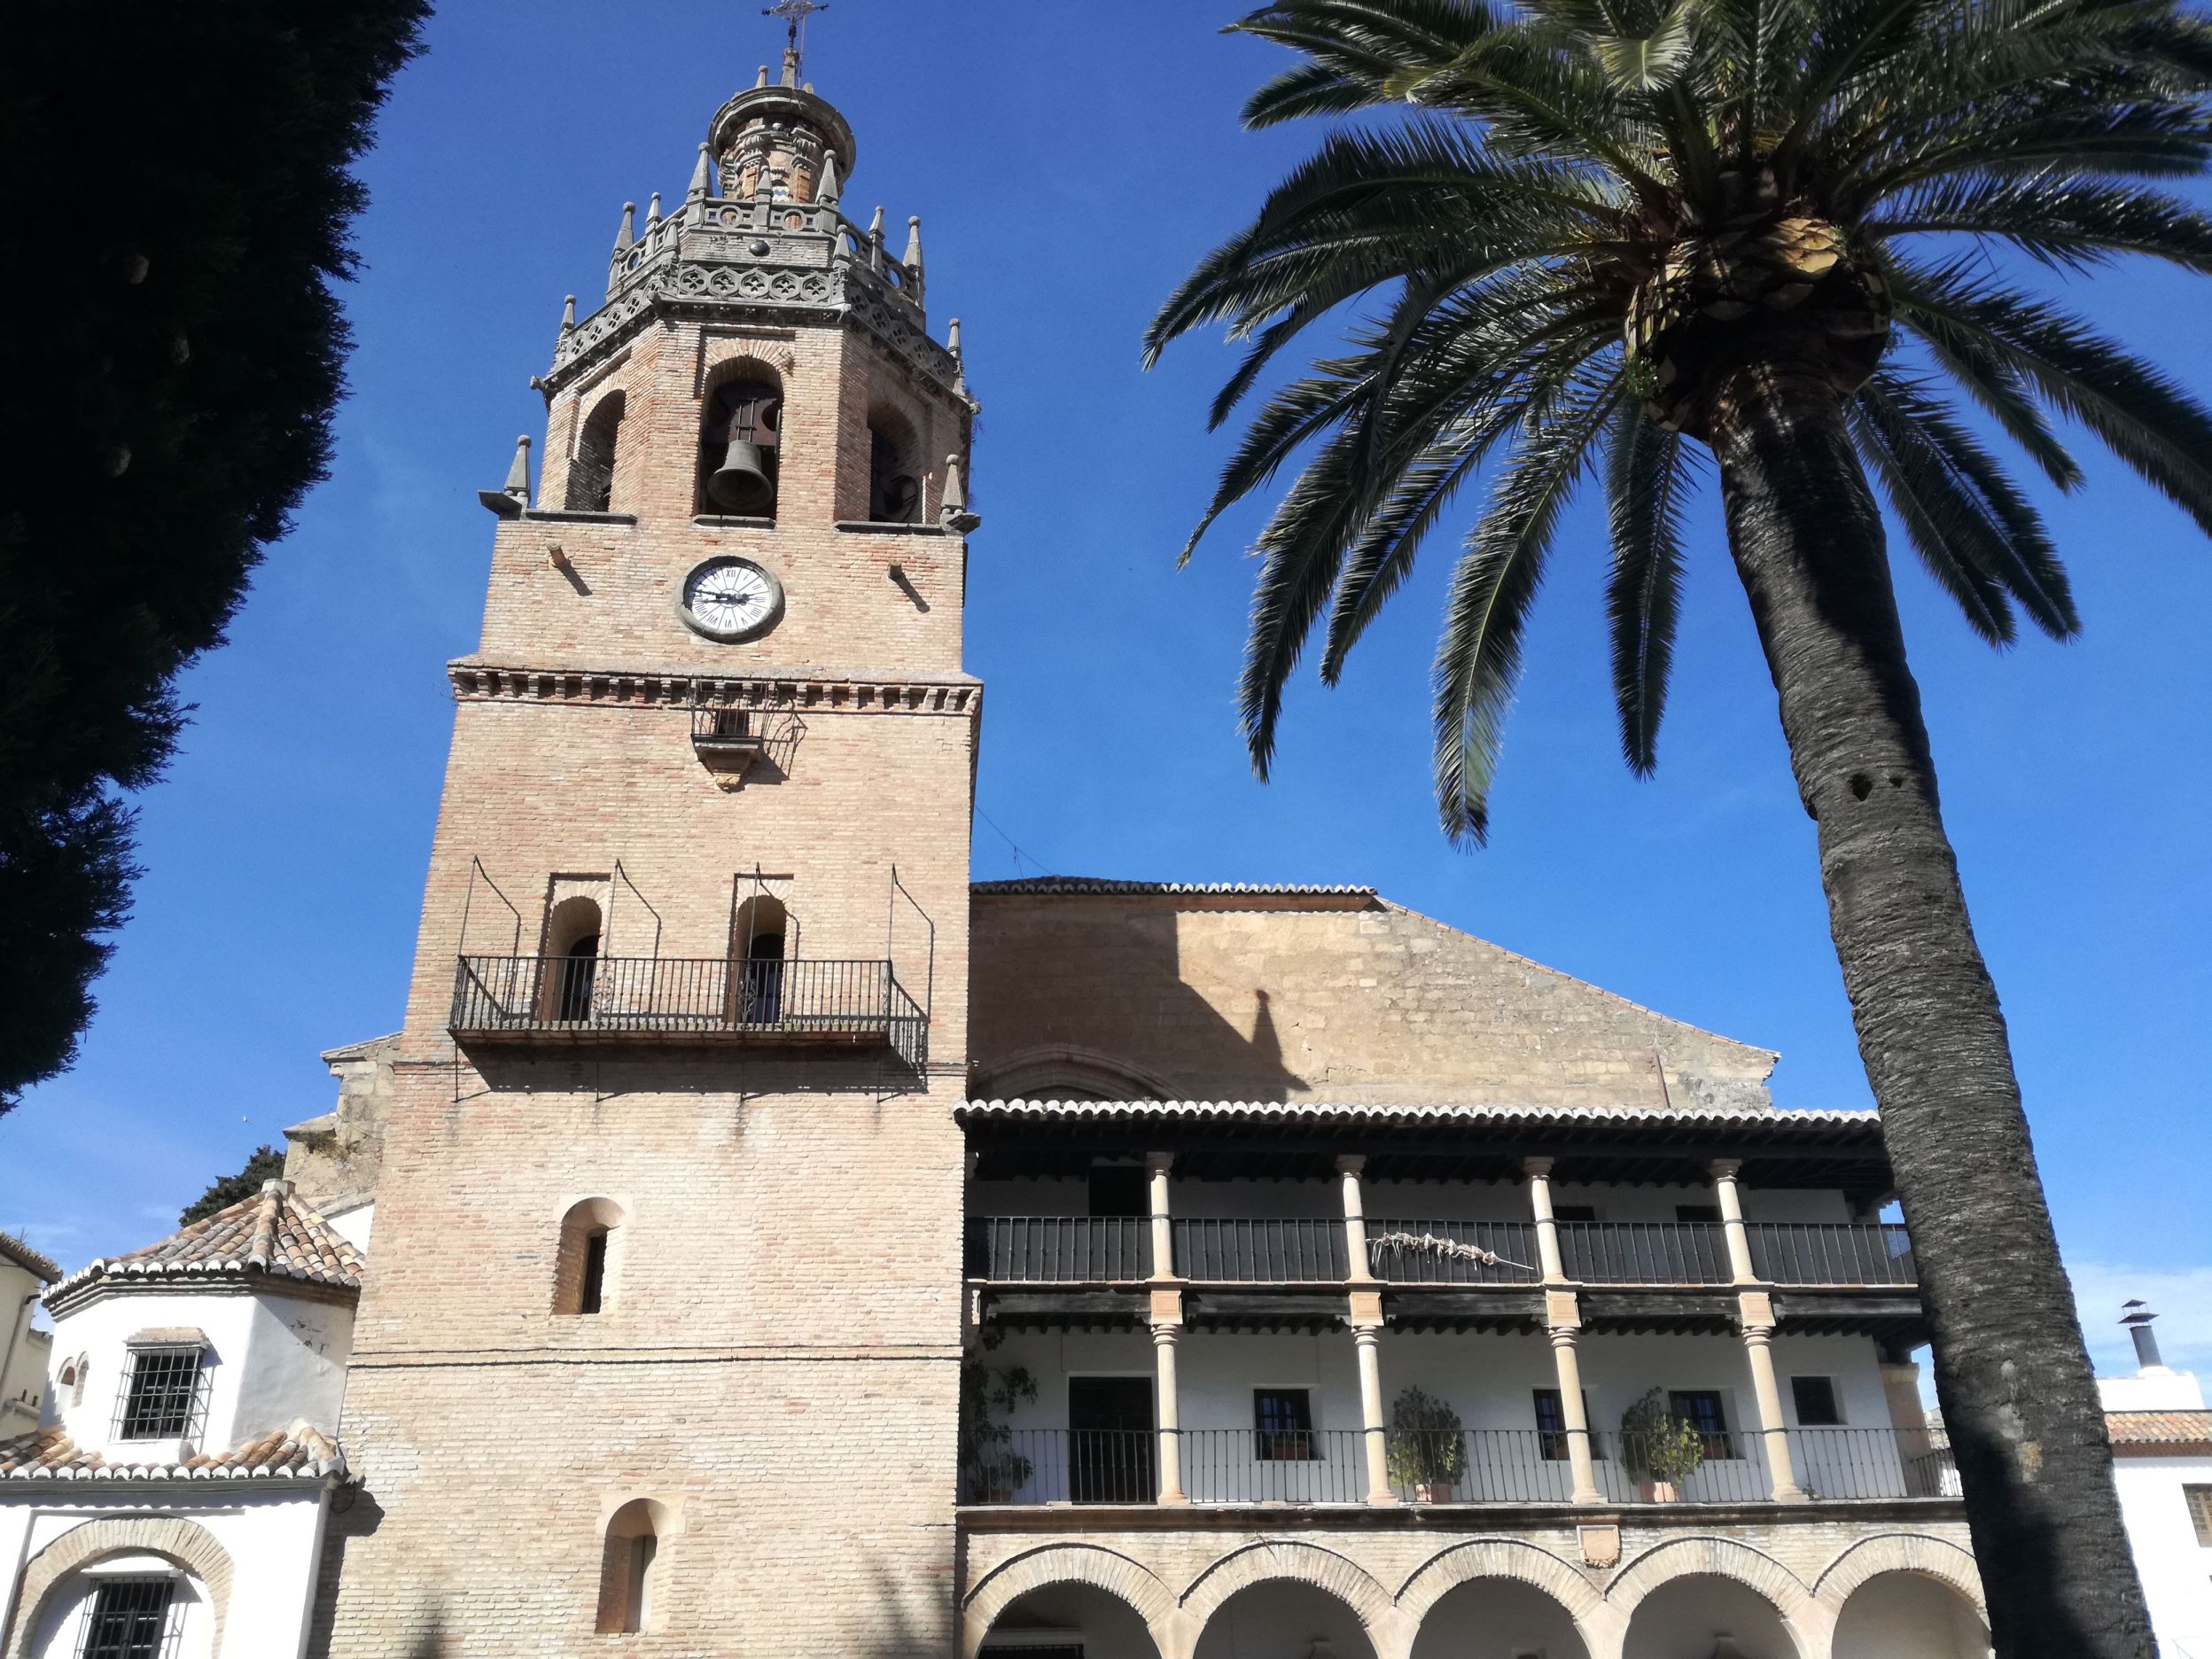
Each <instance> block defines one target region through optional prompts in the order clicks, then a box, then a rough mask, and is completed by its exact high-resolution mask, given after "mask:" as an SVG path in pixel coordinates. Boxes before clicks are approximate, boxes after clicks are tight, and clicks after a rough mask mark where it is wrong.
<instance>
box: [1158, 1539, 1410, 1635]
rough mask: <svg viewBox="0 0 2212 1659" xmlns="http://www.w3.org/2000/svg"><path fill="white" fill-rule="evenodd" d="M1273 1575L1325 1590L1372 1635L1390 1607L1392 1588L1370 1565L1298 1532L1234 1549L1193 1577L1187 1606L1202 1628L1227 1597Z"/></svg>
mask: <svg viewBox="0 0 2212 1659" xmlns="http://www.w3.org/2000/svg"><path fill="white" fill-rule="evenodd" d="M1270 1578H1290V1579H1295V1580H1297V1582H1298V1583H1300V1584H1310V1585H1313V1586H1314V1588H1316V1589H1318V1590H1325V1591H1327V1592H1328V1593H1329V1594H1330V1595H1333V1596H1335V1597H1336V1599H1337V1600H1338V1601H1342V1602H1344V1603H1345V1604H1346V1605H1347V1606H1349V1607H1350V1608H1351V1610H1352V1611H1353V1612H1354V1613H1356V1614H1358V1615H1359V1622H1360V1624H1364V1625H1366V1626H1367V1631H1368V1633H1369V1635H1370V1636H1372V1635H1373V1634H1374V1633H1375V1631H1376V1630H1377V1629H1378V1627H1380V1626H1381V1625H1383V1624H1384V1623H1385V1622H1386V1620H1387V1618H1388V1616H1389V1615H1390V1611H1391V1607H1390V1592H1389V1591H1387V1590H1385V1589H1384V1588H1383V1586H1382V1585H1380V1584H1378V1583H1377V1582H1376V1581H1375V1577H1374V1575H1373V1574H1371V1573H1369V1572H1368V1571H1367V1569H1366V1568H1364V1567H1362V1566H1360V1565H1359V1563H1358V1562H1354V1561H1352V1560H1351V1559H1350V1558H1348V1557H1346V1556H1343V1555H1339V1554H1337V1553H1336V1551H1335V1550H1332V1549H1324V1548H1322V1547H1321V1546H1320V1545H1319V1544H1308V1543H1305V1542H1304V1541H1303V1540H1300V1539H1297V1538H1262V1539H1260V1540H1259V1541H1258V1543H1256V1544H1247V1545H1245V1546H1242V1548H1240V1549H1234V1550H1231V1551H1230V1552H1229V1553H1228V1554H1227V1555H1224V1556H1223V1557H1222V1558H1221V1559H1220V1560H1219V1561H1217V1562H1214V1563H1213V1565H1212V1566H1211V1567H1209V1568H1207V1569H1205V1571H1203V1572H1202V1573H1200V1574H1199V1575H1198V1577H1196V1578H1194V1579H1193V1580H1192V1581H1191V1584H1190V1588H1188V1590H1186V1591H1184V1592H1183V1594H1182V1606H1183V1611H1184V1612H1185V1613H1187V1614H1188V1615H1189V1616H1190V1618H1191V1621H1192V1623H1193V1624H1196V1626H1198V1627H1199V1628H1200V1629H1203V1628H1204V1626H1205V1624H1206V1622H1207V1621H1208V1620H1209V1619H1211V1617H1212V1616H1214V1614H1215V1612H1216V1611H1218V1610H1219V1608H1220V1606H1221V1604H1222V1603H1223V1602H1224V1601H1227V1600H1228V1599H1229V1598H1230V1597H1231V1596H1233V1595H1235V1593H1237V1592H1238V1591H1240V1590H1246V1589H1250V1587H1251V1586H1252V1585H1256V1584H1265V1583H1266V1582H1267V1580H1269V1579H1270ZM1377 1650H1378V1651H1380V1650H1381V1645H1380V1644H1377Z"/></svg>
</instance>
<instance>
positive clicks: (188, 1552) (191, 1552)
mask: <svg viewBox="0 0 2212 1659" xmlns="http://www.w3.org/2000/svg"><path fill="white" fill-rule="evenodd" d="M125 1552H129V1554H134V1555H136V1554H149V1555H160V1556H165V1557H167V1559H168V1560H170V1561H173V1562H175V1563H176V1564H177V1565H178V1566H180V1567H182V1568H183V1569H185V1570H186V1571H187V1572H189V1573H191V1575H192V1577H195V1578H197V1579H199V1582H200V1584H201V1585H204V1586H205V1587H206V1592H207V1605H208V1607H209V1608H210V1609H211V1610H212V1612H213V1616H214V1627H215V1628H214V1641H213V1643H212V1644H211V1649H212V1651H214V1652H216V1653H221V1652H222V1623H223V1616H224V1615H225V1614H226V1613H228V1612H229V1611H230V1578H231V1566H230V1553H229V1552H228V1551H227V1550H225V1549H224V1548H223V1547H222V1545H220V1544H218V1543H217V1542H215V1535H214V1533H212V1532H210V1531H209V1530H207V1529H206V1527H204V1526H201V1525H200V1524H199V1523H198V1522H197V1521H183V1520H179V1519H177V1518H176V1517H175V1516H173V1515H107V1516H103V1517H102V1518H101V1519H99V1520H97V1521H87V1522H85V1523H83V1524H82V1525H81V1526H74V1527H72V1528H70V1529H69V1530H68V1531H66V1532H65V1533H63V1534H62V1535H61V1536H60V1537H59V1538H56V1539H55V1540H54V1541H53V1542H52V1543H51V1544H49V1545H48V1546H46V1547H45V1548H44V1549H43V1550H41V1551H39V1553H38V1554H35V1555H34V1556H32V1557H31V1561H30V1565H28V1566H27V1567H26V1568H25V1569H23V1577H22V1580H21V1583H20V1584H19V1585H18V1587H17V1590H16V1597H15V1617H14V1621H13V1623H12V1625H11V1626H10V1628H9V1630H8V1633H7V1637H8V1640H7V1647H6V1649H5V1659H24V1655H26V1654H27V1652H28V1651H29V1650H30V1642H31V1633H32V1632H34V1631H35V1630H36V1629H37V1628H38V1622H39V1620H40V1619H41V1618H43V1616H45V1612H46V1604H47V1602H48V1601H51V1599H52V1597H53V1593H54V1590H55V1587H56V1586H57V1585H59V1584H60V1583H61V1581H62V1580H63V1579H64V1578H66V1577H68V1576H69V1575H70V1574H71V1573H73V1572H74V1571H76V1569H78V1568H80V1567H84V1566H88V1565H90V1563H91V1562H95V1561H97V1560H98V1559H99V1558H100V1557H101V1556H103V1555H116V1554H123V1553H125Z"/></svg>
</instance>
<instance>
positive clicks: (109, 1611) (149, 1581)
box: [77, 1578, 179, 1659]
mask: <svg viewBox="0 0 2212 1659" xmlns="http://www.w3.org/2000/svg"><path fill="white" fill-rule="evenodd" d="M175 1590H176V1586H175V1584H174V1583H173V1582H172V1581H171V1580H169V1579H167V1578H106V1579H103V1580H102V1581H101V1583H100V1587H99V1589H98V1590H97V1592H95V1593H94V1594H93V1597H92V1616H91V1617H90V1618H89V1619H87V1620H86V1621H85V1625H84V1646H83V1647H80V1648H78V1649H77V1653H78V1655H79V1659H169V1655H172V1654H174V1653H175V1651H176V1637H177V1629H178V1624H179V1621H177V1620H176V1619H174V1618H172V1617H171V1616H170V1607H169V1603H170V1601H171V1599H172V1598H173V1597H174V1595H175Z"/></svg>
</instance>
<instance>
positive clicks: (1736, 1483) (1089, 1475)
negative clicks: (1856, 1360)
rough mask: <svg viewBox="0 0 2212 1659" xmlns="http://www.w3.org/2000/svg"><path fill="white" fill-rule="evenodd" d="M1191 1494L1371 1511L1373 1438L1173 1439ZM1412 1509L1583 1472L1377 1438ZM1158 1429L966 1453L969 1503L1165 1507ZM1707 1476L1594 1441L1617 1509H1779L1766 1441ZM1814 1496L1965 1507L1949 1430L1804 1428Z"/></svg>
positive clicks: (1722, 1457)
mask: <svg viewBox="0 0 2212 1659" xmlns="http://www.w3.org/2000/svg"><path fill="white" fill-rule="evenodd" d="M1169 1432H1172V1435H1173V1437H1174V1441H1175V1445H1176V1448H1177V1459H1176V1461H1177V1464H1178V1465H1179V1472H1180V1476H1181V1478H1182V1491H1183V1492H1184V1494H1185V1496H1186V1497H1187V1498H1188V1499H1189V1501H1190V1502H1191V1503H1193V1504H1257V1503H1266V1504H1282V1503H1290V1504H1358V1503H1365V1502H1367V1500H1368V1498H1369V1495H1370V1494H1369V1493H1368V1492H1367V1431H1365V1430H1362V1429H1306V1430H1302V1431H1297V1432H1289V1433H1284V1432H1274V1433H1270V1432H1266V1431H1263V1430H1258V1429H1180V1430H1173V1431H1169ZM1375 1432H1376V1433H1377V1434H1378V1435H1380V1436H1381V1437H1382V1438H1383V1443H1384V1447H1385V1461H1386V1463H1387V1464H1388V1466H1389V1467H1390V1469H1391V1471H1392V1473H1391V1475H1390V1492H1391V1495H1392V1496H1393V1497H1395V1498H1397V1499H1398V1500H1399V1501H1400V1502H1404V1503H1447V1504H1530V1503H1536V1504H1564V1503H1568V1502H1569V1501H1570V1500H1571V1499H1572V1498H1573V1495H1574V1471H1573V1460H1572V1458H1571V1457H1570V1455H1569V1446H1568V1437H1567V1435H1566V1434H1565V1432H1564V1431H1562V1430H1546V1429H1460V1430H1459V1431H1458V1432H1456V1433H1445V1434H1436V1435H1414V1436H1406V1435H1397V1434H1392V1433H1390V1432H1389V1431H1387V1430H1377V1431H1375ZM1164 1438H1165V1436H1164V1434H1163V1432H1162V1431H1160V1430H1157V1429H997V1430H996V1431H995V1436H994V1437H990V1438H987V1439H980V1440H977V1441H974V1442H972V1443H970V1444H966V1445H964V1446H963V1450H962V1466H961V1470H960V1500H961V1501H962V1503H970V1504H977V1503H988V1504H1062V1503H1079V1504H1099V1503H1113V1504H1149V1503H1156V1502H1157V1501H1158V1499H1159V1485H1160V1473H1161V1467H1162V1462H1163V1460H1162V1457H1161V1445H1162V1442H1163V1440H1164ZM1787 1438H1788V1445H1789V1454H1790V1463H1791V1466H1792V1468H1793V1470H1794V1472H1795V1476H1796V1478H1797V1482H1798V1484H1799V1485H1800V1486H1801V1487H1802V1488H1803V1490H1804V1491H1805V1492H1807V1493H1808V1494H1809V1495H1810V1496H1811V1497H1813V1498H1815V1499H1831V1500H1833V1499H1845V1500H1859V1501H1872V1500H1891V1501H1894V1500H1897V1499H1912V1498H1923V1499H1929V1498H1932V1499H1942V1498H1956V1497H1957V1496H1958V1495H1959V1475H1958V1469H1957V1466H1956V1465H1955V1464H1954V1463H1953V1462H1952V1460H1951V1447H1950V1445H1948V1443H1946V1442H1945V1441H1944V1439H1943V1436H1942V1434H1941V1433H1940V1431H1936V1430H1932V1429H1789V1430H1788V1433H1787ZM1589 1440H1590V1453H1591V1472H1592V1475H1593V1478H1594V1479H1595V1481H1596V1483H1597V1487H1598V1491H1599V1493H1600V1494H1601V1499H1602V1501H1603V1502H1605V1503H1607V1504H1610V1505H1629V1504H1636V1505H1643V1504H1670V1503H1681V1504H1764V1503H1770V1502H1772V1501H1774V1488H1773V1478H1772V1474H1771V1473H1770V1471H1769V1469H1768V1467H1767V1453H1766V1439H1765V1437H1764V1435H1762V1434H1760V1433H1758V1432H1756V1430H1754V1431H1749V1432H1741V1433H1733V1434H1725V1435H1706V1436H1704V1437H1702V1442H1703V1444H1702V1446H1701V1448H1700V1449H1701V1451H1702V1454H1703V1455H1702V1459H1701V1460H1699V1462H1698V1464H1697V1466H1696V1467H1695V1468H1692V1469H1688V1470H1686V1471H1683V1472H1681V1473H1678V1475H1677V1476H1676V1478H1675V1479H1673V1480H1672V1481H1671V1482H1666V1483H1661V1482H1660V1481H1658V1480H1656V1479H1655V1477H1654V1476H1653V1475H1652V1473H1651V1471H1650V1469H1649V1468H1648V1467H1647V1464H1648V1462H1649V1457H1648V1454H1647V1448H1645V1447H1644V1446H1643V1445H1640V1443H1639V1441H1638V1439H1637V1437H1634V1436H1630V1435H1622V1434H1617V1433H1606V1432H1601V1431H1598V1430H1592V1431H1591V1433H1590V1436H1589Z"/></svg>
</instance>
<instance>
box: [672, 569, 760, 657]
mask: <svg viewBox="0 0 2212 1659" xmlns="http://www.w3.org/2000/svg"><path fill="white" fill-rule="evenodd" d="M678 608H679V609H680V610H681V611H682V615H683V619H684V620H685V621H686V622H688V623H689V624H690V625H691V627H693V629H695V630H696V631H697V632H698V633H701V634H704V635H706V636H707V638H709V639H715V640H744V639H751V638H752V637H753V636H754V635H758V634H765V633H767V631H768V630H769V629H770V628H771V627H775V622H776V619H777V618H779V617H780V616H782V615H783V585H782V584H781V583H779V582H778V581H777V580H775V577H773V576H771V575H769V574H768V572H766V571H764V570H762V569H761V568H760V567H759V565H755V564H754V563H753V562H752V560H751V559H741V558H711V559H709V560H707V561H706V563H705V564H704V565H700V566H699V567H698V568H697V570H695V571H693V572H691V573H690V574H689V576H687V577H685V578H684V579H683V598H682V603H681V604H680V605H679V607H678Z"/></svg>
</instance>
